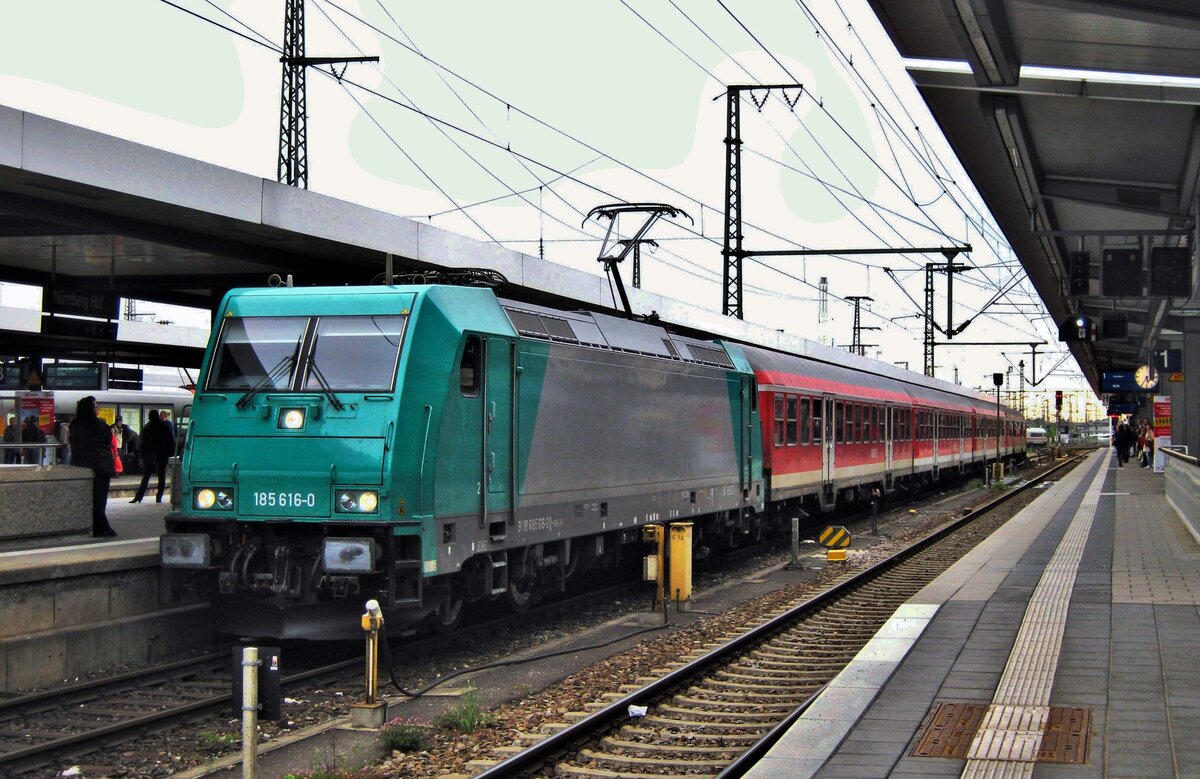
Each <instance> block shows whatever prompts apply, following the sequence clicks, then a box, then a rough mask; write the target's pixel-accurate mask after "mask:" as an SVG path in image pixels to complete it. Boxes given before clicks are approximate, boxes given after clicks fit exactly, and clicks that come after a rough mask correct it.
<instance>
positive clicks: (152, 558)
mask: <svg viewBox="0 0 1200 779" xmlns="http://www.w3.org/2000/svg"><path fill="white" fill-rule="evenodd" d="M139 481H140V479H139V477H136V476H125V477H118V478H117V479H113V483H112V487H111V489H110V491H109V500H108V507H107V509H106V512H105V513H106V514H107V515H108V521H109V524H110V525H112V527H113V529H114V530H116V531H117V535H116V537H115V538H92V536H91V534H74V535H43V536H32V537H29V538H21V539H10V540H6V541H0V585H12V584H20V583H22V582H37V581H42V580H45V579H54V578H58V577H60V576H68V575H69V576H77V575H85V574H89V573H105V572H109V571H116V570H126V569H131V568H144V567H146V566H148V565H152V564H157V561H158V554H159V552H158V537H159V536H160V535H162V533H163V532H164V530H165V524H164V517H166V515H167V511H168V510H170V504H169V503H168V502H167V497H166V496H164V497H163V501H164V502H162V503H156V502H155V501H154V490H153V485H152V487H151V491H150V496H149V499H148V502H147V501H146V500H143V502H141V503H137V504H131V503H130V502H129V500H130V497H131V496H132V495H133V493H134V490H136V488H137V485H138V482H139Z"/></svg>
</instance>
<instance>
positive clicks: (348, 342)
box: [304, 315, 408, 392]
mask: <svg viewBox="0 0 1200 779" xmlns="http://www.w3.org/2000/svg"><path fill="white" fill-rule="evenodd" d="M407 320H408V317H406V316H399V315H397V316H338V317H321V318H320V319H318V320H317V331H316V334H315V335H314V337H313V344H312V358H311V360H310V361H309V365H310V367H311V368H317V367H319V369H320V372H321V377H322V378H324V379H325V382H326V384H327V385H328V388H329V389H334V390H374V391H384V392H386V391H390V390H391V389H392V386H393V384H394V383H395V380H396V361H397V360H398V359H399V357H400V341H401V340H402V339H403V338H404V325H405V322H406V321H407ZM314 374H315V371H314V370H311V369H310V371H309V375H308V376H307V377H306V379H305V383H304V387H305V389H308V390H313V389H324V388H323V387H322V386H321V382H320V380H319V379H318V377H317V376H316V375H314Z"/></svg>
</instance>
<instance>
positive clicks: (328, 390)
mask: <svg viewBox="0 0 1200 779" xmlns="http://www.w3.org/2000/svg"><path fill="white" fill-rule="evenodd" d="M316 350H317V344H316V340H315V339H314V341H313V345H312V352H310V353H309V355H308V370H309V372H310V373H311V374H312V377H313V378H314V379H316V380H317V384H319V385H320V387H321V392H322V393H324V394H325V397H326V398H328V399H329V405H331V406H333V408H334V410H335V411H341V410H342V409H344V408H345V407H346V404H345V403H343V402H342V401H340V400H338V396H337V395H335V394H334V392H333V387H331V386H329V382H327V381H325V374H323V373H321V369H320V368H318V367H317V359H316V357H315V356H314V353H315V352H316Z"/></svg>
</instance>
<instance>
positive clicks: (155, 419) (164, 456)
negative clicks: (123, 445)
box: [129, 411, 175, 503]
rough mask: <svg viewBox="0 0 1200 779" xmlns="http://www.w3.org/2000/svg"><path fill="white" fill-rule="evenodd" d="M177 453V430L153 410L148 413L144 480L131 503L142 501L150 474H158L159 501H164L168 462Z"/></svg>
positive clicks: (144, 433)
mask: <svg viewBox="0 0 1200 779" xmlns="http://www.w3.org/2000/svg"><path fill="white" fill-rule="evenodd" d="M173 454H175V432H174V431H173V430H172V429H171V428H170V427H168V426H167V423H166V422H164V421H163V419H162V417H160V416H159V412H157V411H151V412H150V413H149V414H147V415H146V426H145V427H143V428H142V482H141V484H139V485H138V488H137V494H135V495H134V496H133V500H131V501H129V502H130V503H141V502H142V499H143V498H145V497H146V488H147V487H148V486H149V485H150V474H151V473H157V474H158V497H157V502H159V503H162V499H163V490H164V489H165V488H166V481H167V462H168V461H169V460H170V459H171V456H172V455H173Z"/></svg>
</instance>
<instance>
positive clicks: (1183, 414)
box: [1159, 371, 1200, 451]
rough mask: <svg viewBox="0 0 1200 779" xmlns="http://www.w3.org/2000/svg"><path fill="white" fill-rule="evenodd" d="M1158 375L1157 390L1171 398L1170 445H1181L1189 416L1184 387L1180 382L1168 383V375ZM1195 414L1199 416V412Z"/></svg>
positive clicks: (1161, 373)
mask: <svg viewBox="0 0 1200 779" xmlns="http://www.w3.org/2000/svg"><path fill="white" fill-rule="evenodd" d="M1159 375H1160V376H1161V377H1162V379H1161V383H1160V384H1159V389H1160V390H1161V391H1162V394H1164V395H1169V396H1170V397H1171V443H1172V444H1173V445H1174V444H1183V443H1185V442H1184V440H1183V439H1184V430H1185V429H1186V425H1187V419H1188V416H1189V414H1188V413H1187V403H1186V401H1185V399H1184V387H1185V386H1186V385H1185V384H1184V383H1183V382H1182V381H1171V382H1168V381H1167V375H1168V374H1167V373H1166V372H1165V371H1160V372H1159ZM1196 413H1198V414H1200V411H1198V412H1196ZM1189 451H1191V450H1189Z"/></svg>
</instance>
